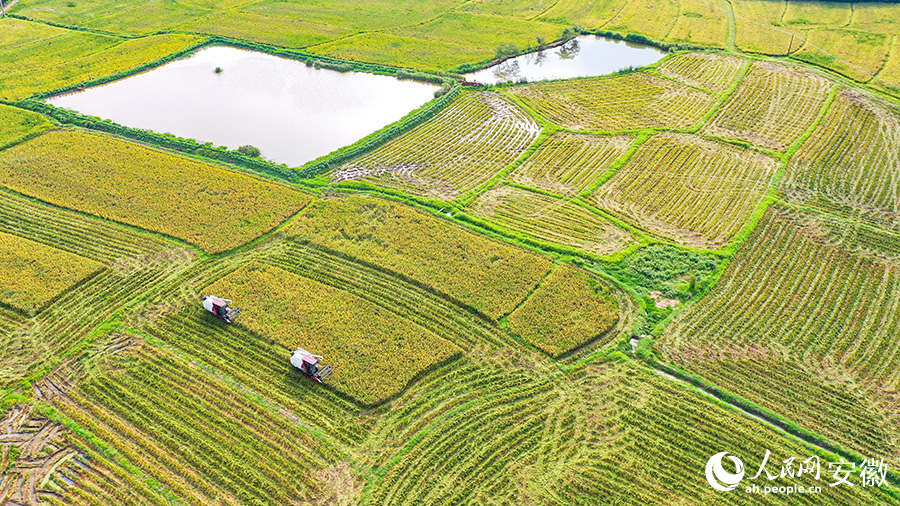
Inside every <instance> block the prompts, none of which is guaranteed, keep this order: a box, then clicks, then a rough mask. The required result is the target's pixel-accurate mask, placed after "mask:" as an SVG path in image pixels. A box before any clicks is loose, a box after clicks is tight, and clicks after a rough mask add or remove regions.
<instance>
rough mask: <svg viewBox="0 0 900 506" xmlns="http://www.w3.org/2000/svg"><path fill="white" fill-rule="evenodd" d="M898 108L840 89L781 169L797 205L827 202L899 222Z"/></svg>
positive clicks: (899, 130) (785, 189)
mask: <svg viewBox="0 0 900 506" xmlns="http://www.w3.org/2000/svg"><path fill="white" fill-rule="evenodd" d="M898 112H900V111H898V108H896V107H894V106H892V105H890V104H888V103H885V102H882V101H880V100H875V99H872V98H869V97H866V96H863V95H859V94H857V93H855V92H853V91H850V90H842V91H841V92H839V93H838V95H837V98H836V99H835V101H834V102H833V103H832V104H831V107H830V108H829V109H828V111H827V112H826V113H825V117H824V118H822V122H821V123H820V124H819V126H818V127H817V128H816V130H815V131H814V132H813V133H812V135H810V137H809V139H807V141H806V142H805V143H804V144H803V146H801V147H800V149H799V150H798V151H797V153H796V154H795V155H794V157H793V158H792V159H791V161H790V163H789V164H788V165H787V167H786V169H785V177H784V180H783V182H782V188H783V189H784V191H785V193H786V194H787V195H788V197H789V198H791V199H794V200H797V201H806V200H815V199H816V198H817V197H821V198H824V199H826V200H829V201H831V202H832V203H840V204H842V205H849V206H853V207H856V208H858V209H866V210H870V211H871V212H875V213H879V214H884V215H885V216H888V217H893V218H892V219H893V221H897V222H900V180H898V177H900V153H898V150H897V146H898V145H900V114H898Z"/></svg>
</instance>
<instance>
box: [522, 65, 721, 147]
mask: <svg viewBox="0 0 900 506" xmlns="http://www.w3.org/2000/svg"><path fill="white" fill-rule="evenodd" d="M507 92H508V93H510V94H512V95H514V96H516V97H519V98H520V99H521V100H522V101H523V102H525V104H526V105H528V106H529V107H531V108H532V109H534V110H535V111H536V112H537V113H538V114H541V115H542V116H544V117H546V118H547V119H549V120H550V121H552V122H554V123H556V124H557V125H561V126H564V127H566V128H571V129H574V130H595V131H607V132H613V131H622V130H637V129H642V128H662V127H668V128H687V127H689V126H691V125H694V124H696V123H697V122H698V121H700V119H701V118H702V117H703V115H704V114H706V113H707V111H708V110H709V109H710V108H711V107H712V106H713V104H714V103H715V96H714V95H713V94H711V93H706V92H703V91H700V90H697V89H694V88H691V87H688V86H685V85H683V84H680V83H677V82H674V81H672V80H669V79H664V78H662V77H659V76H655V75H652V74H649V73H646V72H634V73H630V74H624V75H616V76H608V77H594V78H587V79H578V80H567V81H550V82H546V83H536V84H528V85H524V86H517V87H514V88H509V89H508V90H507Z"/></svg>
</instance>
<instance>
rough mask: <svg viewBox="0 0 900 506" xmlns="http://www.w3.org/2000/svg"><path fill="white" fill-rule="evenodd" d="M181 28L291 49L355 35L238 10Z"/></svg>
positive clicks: (210, 16) (312, 24)
mask: <svg viewBox="0 0 900 506" xmlns="http://www.w3.org/2000/svg"><path fill="white" fill-rule="evenodd" d="M179 29H180V30H184V31H189V32H197V33H207V34H213V35H223V36H225V37H231V38H235V39H240V40H249V41H253V42H262V43H266V44H273V45H276V46H281V47H290V48H303V47H306V46H310V45H313V44H319V43H322V42H326V41H328V40H331V39H336V38H343V37H346V36H348V35H351V34H352V33H353V32H352V31H350V30H347V29H341V28H335V27H332V26H328V25H322V24H319V23H311V22H307V21H305V20H302V19H297V18H288V17H276V16H266V15H263V14H254V13H249V12H239V11H235V10H226V11H217V12H214V13H211V14H209V15H206V16H203V17H201V18H199V19H197V20H194V21H192V22H190V23H189V24H186V25H182V26H180V27H179Z"/></svg>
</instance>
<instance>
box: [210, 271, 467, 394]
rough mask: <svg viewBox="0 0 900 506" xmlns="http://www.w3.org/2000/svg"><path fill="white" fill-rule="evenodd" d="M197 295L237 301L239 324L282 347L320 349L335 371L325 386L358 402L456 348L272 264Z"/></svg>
mask: <svg viewBox="0 0 900 506" xmlns="http://www.w3.org/2000/svg"><path fill="white" fill-rule="evenodd" d="M203 293H204V294H218V293H222V294H228V296H229V297H232V298H234V299H237V300H240V301H242V302H241V305H242V307H243V309H244V311H245V313H244V314H243V315H242V316H241V325H244V326H246V327H248V328H249V329H251V330H252V331H253V332H255V333H258V334H260V335H262V336H265V337H267V338H269V339H272V340H274V341H275V342H277V343H279V344H281V345H282V346H283V347H285V348H286V349H289V350H291V351H293V350H294V349H295V348H297V347H301V348H304V349H307V350H310V351H311V352H312V353H315V354H318V355H324V356H325V357H326V358H327V360H326V362H325V363H327V364H330V365H332V366H333V367H334V370H335V373H334V374H333V375H332V376H331V377H329V380H328V381H329V384H331V385H334V387H335V388H337V389H338V390H341V391H342V392H344V393H346V394H348V395H350V396H352V397H354V398H355V399H358V400H360V401H362V402H363V403H365V404H376V403H379V402H383V401H384V400H385V399H387V398H389V397H391V396H393V395H396V394H397V393H398V392H399V391H400V390H401V389H403V388H404V387H405V386H406V384H407V383H409V382H410V381H411V380H412V379H413V378H415V377H416V375H418V373H419V371H422V370H425V369H428V368H430V367H433V366H434V365H435V364H436V363H438V362H442V361H445V360H447V359H449V358H450V357H451V356H452V355H453V354H454V353H456V352H458V351H459V349H458V348H456V346H454V345H453V344H451V343H449V342H447V341H445V340H443V339H441V338H439V337H438V336H436V335H434V334H433V333H431V332H430V331H428V330H426V329H424V328H422V327H420V326H418V325H416V324H415V323H412V322H411V321H409V320H406V319H404V318H402V317H401V316H400V315H398V314H396V313H393V312H391V311H390V310H387V309H385V308H383V307H380V306H376V305H374V304H372V303H370V302H368V301H366V300H364V299H362V298H359V297H357V296H355V295H353V294H351V293H349V292H345V291H343V290H338V289H335V288H332V287H329V286H327V285H323V284H321V283H318V282H316V281H313V280H311V279H308V278H303V277H300V276H297V275H295V274H293V273H290V272H288V271H285V270H283V269H279V268H277V267H272V266H265V265H258V264H256V265H250V266H247V267H245V268H243V269H241V270H239V271H237V272H234V273H232V274H230V275H229V276H227V277H225V278H223V279H220V280H218V281H217V282H215V283H214V284H213V285H211V286H209V287H207V288H206V289H205V290H204V291H203Z"/></svg>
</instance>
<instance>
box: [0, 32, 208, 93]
mask: <svg viewBox="0 0 900 506" xmlns="http://www.w3.org/2000/svg"><path fill="white" fill-rule="evenodd" d="M7 29H10V30H11V32H12V33H13V34H14V37H15V38H14V39H13V37H10V36H4V39H3V44H2V45H0V98H6V99H20V98H25V97H28V96H30V95H33V94H35V93H39V92H42V91H52V90H55V89H58V88H62V87H64V86H69V85H73V84H78V83H81V82H84V81H87V80H89V79H96V78H99V77H103V76H105V75H109V74H113V73H116V72H120V71H123V70H128V69H131V68H134V67H138V66H140V65H144V64H146V63H149V62H152V61H154V60H157V59H159V58H162V57H163V56H166V55H169V54H171V53H174V52H176V51H179V50H182V49H184V48H186V47H189V46H191V45H193V44H196V43H198V42H199V41H200V40H201V39H200V38H199V37H196V36H192V35H180V34H173V35H156V36H152V37H143V38H140V39H131V40H127V39H122V38H119V37H112V36H106V35H96V34H92V33H85V32H73V31H69V30H63V29H54V30H56V32H53V31H48V30H47V27H46V26H45V25H41V24H38V23H31V22H27V21H21V20H18V19H14V18H4V19H0V32H3V31H5V30H7Z"/></svg>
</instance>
